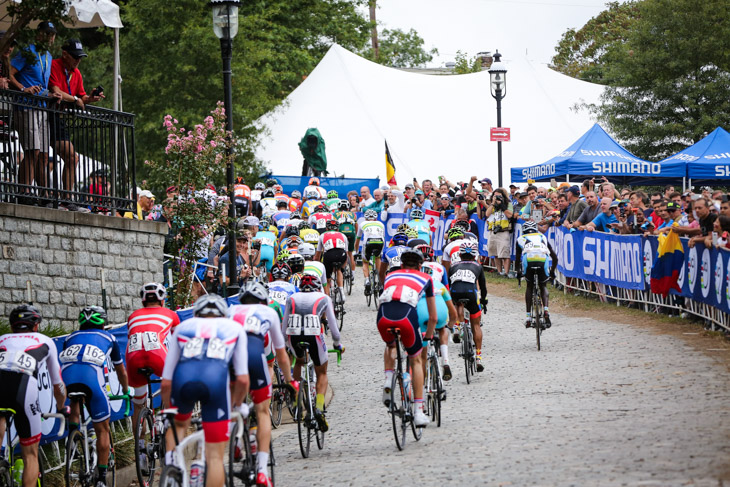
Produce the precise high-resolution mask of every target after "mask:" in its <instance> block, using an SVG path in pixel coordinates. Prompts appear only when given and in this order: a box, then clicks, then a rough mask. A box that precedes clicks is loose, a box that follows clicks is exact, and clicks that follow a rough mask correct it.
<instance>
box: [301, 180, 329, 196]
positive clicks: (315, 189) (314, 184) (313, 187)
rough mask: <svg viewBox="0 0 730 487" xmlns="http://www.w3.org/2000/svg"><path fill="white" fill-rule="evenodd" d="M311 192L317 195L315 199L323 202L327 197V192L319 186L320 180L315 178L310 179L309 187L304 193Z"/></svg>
mask: <svg viewBox="0 0 730 487" xmlns="http://www.w3.org/2000/svg"><path fill="white" fill-rule="evenodd" d="M308 191H309V192H311V193H314V194H315V198H317V199H319V200H323V199H325V198H326V197H327V191H325V189H324V188H323V187H322V186H320V185H319V178H317V177H314V178H310V179H309V185H308V186H306V187H305V188H304V192H305V193H306V192H308Z"/></svg>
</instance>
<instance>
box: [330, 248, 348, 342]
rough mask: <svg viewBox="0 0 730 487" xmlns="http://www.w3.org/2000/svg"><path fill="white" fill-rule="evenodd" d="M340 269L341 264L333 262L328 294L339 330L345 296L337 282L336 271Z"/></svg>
mask: <svg viewBox="0 0 730 487" xmlns="http://www.w3.org/2000/svg"><path fill="white" fill-rule="evenodd" d="M340 269H342V264H341V263H339V262H337V263H335V264H334V267H333V270H332V276H331V277H330V296H331V297H332V306H333V308H334V312H335V317H336V318H337V321H339V323H340V330H342V326H343V325H344V324H345V297H344V296H343V294H342V293H343V290H342V288H341V287H340V286H339V285H338V284H337V272H338V271H339V270H340Z"/></svg>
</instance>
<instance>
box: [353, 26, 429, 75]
mask: <svg viewBox="0 0 730 487" xmlns="http://www.w3.org/2000/svg"><path fill="white" fill-rule="evenodd" d="M378 41H379V46H380V47H379V55H378V57H377V58H376V57H375V52H374V51H373V48H372V47H368V48H366V49H365V50H364V51H363V52H362V56H363V57H364V58H366V59H370V60H371V61H375V62H376V63H379V64H383V65H385V66H391V67H393V68H417V67H422V66H425V65H426V63H429V62H431V61H432V60H433V57H434V56H435V55H438V49H436V48H433V49H431V50H430V51H427V50H426V49H424V47H423V46H424V44H425V43H424V41H423V39H422V38H421V36H419V35H418V32H416V31H415V30H414V29H411V30H409V31H408V32H404V31H402V30H401V29H392V30H391V29H383V32H382V33H381V34H380V36H379V39H378Z"/></svg>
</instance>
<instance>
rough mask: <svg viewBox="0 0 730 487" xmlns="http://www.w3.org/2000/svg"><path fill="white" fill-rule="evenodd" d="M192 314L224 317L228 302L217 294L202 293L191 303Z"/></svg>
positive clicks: (226, 312) (226, 313)
mask: <svg viewBox="0 0 730 487" xmlns="http://www.w3.org/2000/svg"><path fill="white" fill-rule="evenodd" d="M193 315H195V316H217V317H225V316H227V315H228V303H226V300H225V299H223V298H222V297H220V296H218V295H217V294H204V295H203V296H200V297H199V298H198V300H197V301H195V304H193Z"/></svg>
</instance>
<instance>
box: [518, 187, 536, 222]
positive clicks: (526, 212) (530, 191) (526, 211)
mask: <svg viewBox="0 0 730 487" xmlns="http://www.w3.org/2000/svg"><path fill="white" fill-rule="evenodd" d="M535 198H537V187H536V186H528V187H527V203H525V205H524V206H523V207H522V210H521V212H520V214H521V215H522V218H524V219H525V220H529V219H530V214H531V213H532V201H533V200H534V199H535Z"/></svg>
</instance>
